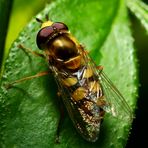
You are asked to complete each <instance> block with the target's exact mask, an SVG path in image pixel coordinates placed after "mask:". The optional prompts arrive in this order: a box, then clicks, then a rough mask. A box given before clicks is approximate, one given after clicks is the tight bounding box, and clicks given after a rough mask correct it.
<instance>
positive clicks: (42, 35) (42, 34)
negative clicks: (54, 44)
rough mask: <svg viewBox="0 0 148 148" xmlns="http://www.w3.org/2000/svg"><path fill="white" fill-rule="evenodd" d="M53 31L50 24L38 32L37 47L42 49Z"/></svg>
mask: <svg viewBox="0 0 148 148" xmlns="http://www.w3.org/2000/svg"><path fill="white" fill-rule="evenodd" d="M53 33H54V29H53V27H51V26H50V27H45V28H43V29H41V30H40V31H39V32H38V34H37V39H36V42H37V45H38V48H39V49H44V46H45V45H46V43H47V41H48V39H49V38H50V37H51V35H52V34H53Z"/></svg>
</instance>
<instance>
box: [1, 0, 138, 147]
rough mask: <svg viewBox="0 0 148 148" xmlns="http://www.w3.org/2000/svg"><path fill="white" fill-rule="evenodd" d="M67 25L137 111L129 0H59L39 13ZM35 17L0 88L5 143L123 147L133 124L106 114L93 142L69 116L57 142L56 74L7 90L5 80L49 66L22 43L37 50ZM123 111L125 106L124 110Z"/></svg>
mask: <svg viewBox="0 0 148 148" xmlns="http://www.w3.org/2000/svg"><path fill="white" fill-rule="evenodd" d="M46 14H49V18H50V19H51V20H52V21H58V22H59V21H61V22H64V23H65V24H67V26H68V27H69V29H70V30H71V33H72V34H73V35H74V36H75V37H76V38H77V39H78V40H79V41H80V42H81V43H82V44H83V45H84V46H85V48H86V49H87V50H88V51H90V55H91V56H92V58H93V59H94V60H95V62H96V63H97V64H98V65H103V66H104V71H105V72H106V73H107V75H108V76H109V78H110V79H111V80H112V81H113V82H114V83H115V85H116V87H117V88H119V90H120V91H121V93H122V94H123V95H124V97H125V99H126V101H127V103H128V104H129V106H130V107H131V109H132V111H133V112H134V109H135V106H136V97H137V71H136V57H135V53H134V48H133V39H132V36H131V31H130V28H129V20H128V16H127V9H126V7H125V3H124V0H120V1H119V0H111V1H108V0H99V1H97V0H92V1H89V0H83V1H78V0H74V1H70V0H57V1H55V2H52V3H51V4H49V5H47V7H46V8H45V9H44V10H43V11H42V12H41V13H40V14H38V15H37V17H38V18H40V19H43V20H45V15H46ZM39 29H40V24H39V23H38V22H36V21H35V18H33V20H32V21H31V22H30V23H29V24H28V26H26V28H24V30H23V31H22V32H21V33H20V35H19V37H18V39H17V40H16V41H15V42H14V44H13V45H12V47H11V51H10V54H9V57H8V59H7V61H6V63H5V70H4V74H3V78H2V81H1V89H0V116H1V117H0V119H1V120H0V134H1V135H0V137H1V139H0V145H1V147H21V148H25V147H32V148H41V147H44V148H46V147H47V148H48V147H50V146H52V147H55V148H68V147H70V148H79V147H85V148H90V147H91V148H96V147H99V148H107V147H110V148H111V147H113V148H114V147H115V148H117V147H118V148H119V147H124V146H125V144H126V141H127V138H128V134H129V130H130V127H131V123H128V122H127V121H118V120H117V119H115V118H113V117H112V116H110V115H108V114H106V116H105V119H104V122H103V123H102V126H101V132H100V137H99V140H98V141H97V142H95V143H89V142H86V141H85V140H83V139H82V137H81V136H80V135H79V134H78V133H77V132H76V130H75V128H74V127H73V125H72V122H71V121H70V119H69V117H68V115H67V114H66V115H65V116H66V118H65V120H64V123H63V125H62V129H61V133H60V144H55V136H56V128H57V124H58V119H59V115H60V113H59V109H58V108H59V103H58V97H57V91H58V90H57V85H56V83H55V81H54V79H53V77H52V75H49V76H43V77H39V78H36V79H32V80H28V81H25V82H22V83H19V84H17V85H15V86H13V87H12V88H11V89H8V90H6V89H5V87H4V84H8V83H10V82H12V81H14V80H16V79H20V78H22V77H26V76H30V75H34V74H36V73H38V72H41V71H46V70H48V65H47V63H46V62H45V60H44V59H42V58H40V57H36V56H34V55H31V54H28V53H26V52H24V51H23V50H21V49H19V48H18V44H20V43H21V44H23V45H24V46H25V47H28V48H31V49H33V50H36V51H38V52H40V51H39V49H38V48H37V45H36V34H37V32H38V31H39ZM121 114H122V109H121Z"/></svg>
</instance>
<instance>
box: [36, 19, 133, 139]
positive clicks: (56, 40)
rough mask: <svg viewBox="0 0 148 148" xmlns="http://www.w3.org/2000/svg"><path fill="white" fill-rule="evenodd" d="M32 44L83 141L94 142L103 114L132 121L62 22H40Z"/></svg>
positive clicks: (123, 103) (99, 69) (120, 99)
mask: <svg viewBox="0 0 148 148" xmlns="http://www.w3.org/2000/svg"><path fill="white" fill-rule="evenodd" d="M36 41H37V45H38V47H39V49H41V50H43V52H44V55H45V58H46V60H47V62H48V65H49V69H50V70H51V72H52V74H53V76H54V78H55V80H56V83H57V85H58V89H59V94H60V96H61V98H62V101H63V103H64V105H65V107H66V109H67V111H68V114H69V116H70V118H71V120H72V122H73V124H74V126H75V128H76V130H77V131H78V133H80V135H81V136H82V137H83V138H84V139H85V140H87V141H89V142H95V141H96V140H97V139H98V136H99V132H100V125H101V123H102V121H103V118H104V115H105V113H110V114H111V115H113V116H115V117H116V118H119V119H122V120H126V119H128V120H130V119H131V118H132V113H131V110H130V107H129V106H128V104H127V103H126V101H125V99H124V97H123V96H122V95H121V93H120V92H119V91H118V90H117V88H116V87H115V86H114V84H113V83H112V82H111V81H110V79H109V78H108V77H107V76H106V74H105V73H104V72H103V70H102V67H98V66H96V64H95V63H94V61H93V60H92V58H91V57H90V56H89V54H88V53H87V52H86V51H85V49H84V47H83V46H82V45H81V44H80V43H79V42H78V41H77V40H76V39H75V38H74V37H73V36H72V34H71V33H70V31H69V29H68V27H67V26H66V25H65V24H64V23H62V22H51V21H46V22H43V23H42V27H41V29H40V30H39V32H38V34H37V39H36ZM120 110H122V113H121V112H120Z"/></svg>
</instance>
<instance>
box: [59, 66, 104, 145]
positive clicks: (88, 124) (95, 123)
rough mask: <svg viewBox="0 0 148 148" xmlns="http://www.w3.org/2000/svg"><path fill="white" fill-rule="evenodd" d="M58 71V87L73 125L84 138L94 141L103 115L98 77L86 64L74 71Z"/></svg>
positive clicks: (101, 93) (101, 94)
mask: <svg viewBox="0 0 148 148" xmlns="http://www.w3.org/2000/svg"><path fill="white" fill-rule="evenodd" d="M59 73H60V76H59V77H60V79H59V81H60V82H58V83H60V88H59V89H60V91H61V95H62V98H63V102H64V104H65V106H66V108H67V111H68V113H69V115H70V117H71V120H72V121H73V123H74V126H75V127H76V129H77V131H78V132H79V133H80V134H81V135H82V137H83V138H84V139H86V140H87V141H91V142H94V141H96V140H97V139H98V134H99V131H100V124H101V120H102V118H103V115H104V111H103V109H102V108H101V102H102V98H103V91H102V88H101V85H100V84H99V80H98V77H97V76H96V75H95V73H94V71H93V69H92V68H91V67H89V66H88V65H82V66H80V67H79V68H78V69H77V70H76V71H74V72H72V71H71V70H69V71H64V72H62V71H61V72H59Z"/></svg>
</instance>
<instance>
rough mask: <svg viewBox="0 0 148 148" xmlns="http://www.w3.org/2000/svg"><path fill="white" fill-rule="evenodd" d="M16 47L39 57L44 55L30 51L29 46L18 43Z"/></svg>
mask: <svg viewBox="0 0 148 148" xmlns="http://www.w3.org/2000/svg"><path fill="white" fill-rule="evenodd" d="M18 48H20V49H22V50H23V51H25V52H27V53H31V54H33V55H35V56H38V57H41V58H45V55H44V54H41V53H38V52H36V51H32V50H31V49H30V48H26V47H24V46H23V45H22V44H19V45H18Z"/></svg>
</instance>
